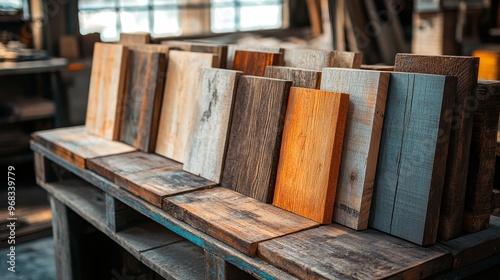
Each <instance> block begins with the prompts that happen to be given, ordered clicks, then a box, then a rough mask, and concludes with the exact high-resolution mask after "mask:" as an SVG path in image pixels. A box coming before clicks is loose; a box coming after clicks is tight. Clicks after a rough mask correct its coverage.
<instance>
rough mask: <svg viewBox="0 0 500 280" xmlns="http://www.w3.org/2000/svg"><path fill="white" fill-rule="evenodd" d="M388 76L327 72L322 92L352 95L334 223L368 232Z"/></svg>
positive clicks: (355, 71)
mask: <svg viewBox="0 0 500 280" xmlns="http://www.w3.org/2000/svg"><path fill="white" fill-rule="evenodd" d="M389 77H390V74H389V73H384V72H379V71H370V70H353V69H342V68H324V69H323V74H322V78H321V89H322V90H327V91H334V92H345V93H347V94H349V109H348V111H347V123H346V128H345V136H344V146H343V148H342V160H341V163H340V173H339V180H338V184H337V195H336V197H335V206H334V209H332V211H333V220H334V221H335V222H337V223H340V224H343V225H345V226H348V227H350V228H353V229H357V230H361V229H366V227H367V226H368V219H369V215H370V204H371V199H372V191H373V181H374V179H375V171H376V167H377V156H378V149H379V144H380V136H381V134H382V124H383V121H384V117H383V116H384V111H385V100H386V96H387V88H388V85H389Z"/></svg>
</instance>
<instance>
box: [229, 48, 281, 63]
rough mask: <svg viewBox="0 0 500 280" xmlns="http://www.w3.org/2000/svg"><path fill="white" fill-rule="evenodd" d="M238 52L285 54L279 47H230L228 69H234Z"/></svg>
mask: <svg viewBox="0 0 500 280" xmlns="http://www.w3.org/2000/svg"><path fill="white" fill-rule="evenodd" d="M237 50H241V51H257V52H270V53H281V54H283V48H281V47H279V46H263V45H260V44H258V45H236V44H232V45H228V46H227V64H226V68H227V69H234V68H233V65H234V55H235V54H236V51H237Z"/></svg>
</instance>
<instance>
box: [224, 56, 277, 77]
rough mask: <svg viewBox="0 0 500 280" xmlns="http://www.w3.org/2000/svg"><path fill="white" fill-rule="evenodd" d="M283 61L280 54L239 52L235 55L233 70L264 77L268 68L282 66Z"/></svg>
mask: <svg viewBox="0 0 500 280" xmlns="http://www.w3.org/2000/svg"><path fill="white" fill-rule="evenodd" d="M281 59H282V55H281V54H280V53H270V52H258V51H242V50H237V51H236V53H235V54H234V62H233V69H234V70H237V71H241V72H243V74H245V75H252V76H261V77H263V76H264V73H265V71H266V66H268V65H281V64H282V61H281Z"/></svg>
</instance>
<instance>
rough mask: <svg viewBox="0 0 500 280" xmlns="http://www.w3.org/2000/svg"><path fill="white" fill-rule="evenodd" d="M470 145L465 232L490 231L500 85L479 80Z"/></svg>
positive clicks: (499, 109) (499, 110) (463, 226)
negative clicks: (487, 229) (488, 228)
mask: <svg viewBox="0 0 500 280" xmlns="http://www.w3.org/2000/svg"><path fill="white" fill-rule="evenodd" d="M475 97H476V99H475V100H476V106H477V109H476V110H475V111H474V124H473V128H472V140H471V145H470V158H469V170H468V172H469V174H468V176H467V189H466V192H465V210H464V221H463V224H462V228H463V229H464V230H465V231H467V232H476V231H479V230H483V229H485V228H487V227H488V222H489V220H490V213H491V198H492V196H491V192H492V190H493V180H494V179H495V160H496V142H497V141H496V140H497V139H496V138H497V126H498V114H499V112H500V82H497V81H484V80H479V82H478V85H477V90H476V95H475Z"/></svg>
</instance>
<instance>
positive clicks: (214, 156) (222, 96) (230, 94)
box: [183, 68, 241, 183]
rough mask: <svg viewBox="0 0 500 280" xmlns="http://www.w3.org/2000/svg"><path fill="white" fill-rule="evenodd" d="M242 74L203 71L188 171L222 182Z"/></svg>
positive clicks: (211, 70) (229, 71) (187, 164)
mask: <svg viewBox="0 0 500 280" xmlns="http://www.w3.org/2000/svg"><path fill="white" fill-rule="evenodd" d="M240 75H241V72H238V71H232V70H223V69H209V68H207V69H203V71H202V77H201V79H202V81H201V99H202V100H201V108H200V111H201V114H200V115H199V118H198V119H197V120H196V122H195V124H194V125H195V128H194V133H193V139H192V141H191V144H190V145H189V151H188V153H187V158H186V161H185V162H184V167H183V168H184V170H185V171H188V172H191V173H193V174H195V175H198V176H201V177H203V178H207V179H208V180H211V181H213V182H216V183H220V181H221V177H222V170H223V167H224V159H225V155H226V148H227V142H228V138H229V127H230V125H231V115H232V111H233V103H234V96H235V93H236V87H237V85H238V79H239V77H240Z"/></svg>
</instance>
